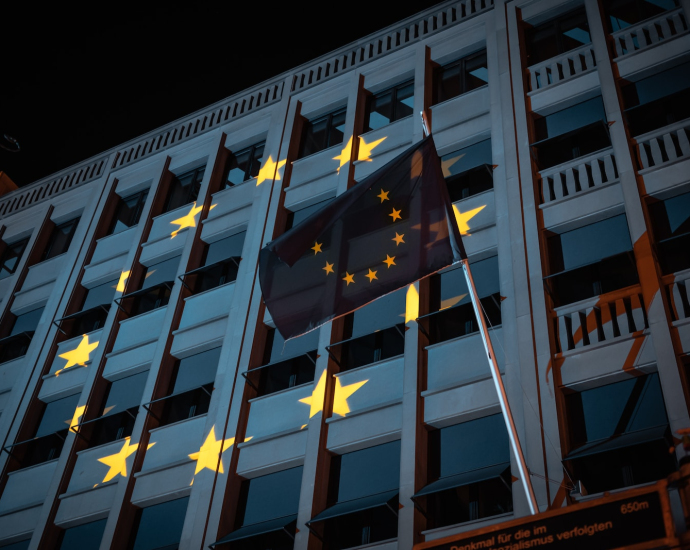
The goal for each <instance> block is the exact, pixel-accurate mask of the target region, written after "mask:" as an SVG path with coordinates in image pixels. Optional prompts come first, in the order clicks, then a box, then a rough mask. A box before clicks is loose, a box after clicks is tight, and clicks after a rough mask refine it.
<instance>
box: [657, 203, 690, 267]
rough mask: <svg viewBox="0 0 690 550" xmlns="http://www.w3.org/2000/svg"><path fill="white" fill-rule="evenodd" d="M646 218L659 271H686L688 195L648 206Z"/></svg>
mask: <svg viewBox="0 0 690 550" xmlns="http://www.w3.org/2000/svg"><path fill="white" fill-rule="evenodd" d="M649 216H650V218H651V221H652V228H653V230H654V239H655V241H656V253H657V259H658V260H659V264H660V266H661V272H662V273H663V274H664V275H668V274H670V273H676V272H678V271H683V270H685V269H690V193H684V194H682V195H678V196H676V197H672V198H670V199H666V200H661V201H658V202H653V203H651V204H650V205H649Z"/></svg>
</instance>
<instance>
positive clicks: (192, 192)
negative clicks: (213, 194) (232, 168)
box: [161, 164, 206, 214]
mask: <svg viewBox="0 0 690 550" xmlns="http://www.w3.org/2000/svg"><path fill="white" fill-rule="evenodd" d="M205 173H206V164H202V165H201V166H197V167H196V168H192V169H191V170H186V171H185V172H182V173H181V174H175V173H174V172H170V174H171V179H170V183H169V184H168V190H167V194H166V197H165V204H164V206H163V211H162V212H161V213H162V214H166V213H168V212H172V211H173V210H177V209H178V208H182V207H183V206H185V205H187V204H191V203H192V202H195V201H196V200H197V199H198V198H199V192H200V191H201V182H202V181H203V179H204V175H205ZM190 174H193V177H192V181H191V182H190V183H189V188H188V189H187V191H186V194H184V196H185V197H186V198H184V199H183V201H184V202H181V203H180V204H177V205H174V204H172V203H173V198H174V195H175V186H176V185H177V186H179V187H180V189H182V190H184V187H185V186H183V185H182V182H181V181H180V180H181V179H182V178H185V177H187V176H189V175H190ZM178 200H180V199H178Z"/></svg>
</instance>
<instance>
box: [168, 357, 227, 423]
mask: <svg viewBox="0 0 690 550" xmlns="http://www.w3.org/2000/svg"><path fill="white" fill-rule="evenodd" d="M219 359H220V348H213V349H210V350H208V351H204V352H201V353H197V354H196V355H191V356H189V357H185V358H184V359H180V360H179V361H177V362H176V363H175V366H174V369H173V377H172V383H171V387H172V391H171V392H170V395H168V396H167V397H164V398H163V399H162V400H160V401H161V402H162V403H163V407H164V408H163V414H162V416H161V425H162V426H165V425H167V424H172V423H173V422H179V421H180V420H185V419H186V418H192V417H194V416H199V415H201V414H206V413H207V412H208V407H209V405H210V404H211V393H212V392H213V381H214V380H215V379H216V370H218V361H219Z"/></svg>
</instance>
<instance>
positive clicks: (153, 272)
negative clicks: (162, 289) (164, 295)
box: [141, 256, 180, 289]
mask: <svg viewBox="0 0 690 550" xmlns="http://www.w3.org/2000/svg"><path fill="white" fill-rule="evenodd" d="M179 265H180V257H179V256H175V257H173V258H170V259H169V260H165V261H164V262H160V263H157V264H153V265H152V266H149V267H148V268H146V274H145V275H144V283H143V284H142V285H141V288H142V289H144V288H151V287H152V286H156V285H157V284H160V283H164V282H169V281H175V277H176V276H177V268H178V267H179Z"/></svg>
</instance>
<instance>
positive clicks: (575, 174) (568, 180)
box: [539, 148, 618, 204]
mask: <svg viewBox="0 0 690 550" xmlns="http://www.w3.org/2000/svg"><path fill="white" fill-rule="evenodd" d="M539 175H540V176H541V179H540V181H539V187H540V190H541V201H542V204H545V203H549V202H552V201H556V200H559V199H563V198H566V197H572V196H573V195H575V194H577V193H580V192H582V191H586V190H588V189H591V188H592V187H597V186H601V185H603V184H605V183H611V182H613V181H616V180H618V168H617V167H616V158H615V157H614V155H613V149H612V148H609V149H606V150H604V151H597V152H596V153H593V154H591V155H587V156H585V157H580V158H578V159H575V160H572V161H570V162H568V163H564V164H559V165H558V166H554V167H553V168H548V169H546V170H542V171H541V172H540V173H539Z"/></svg>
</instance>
